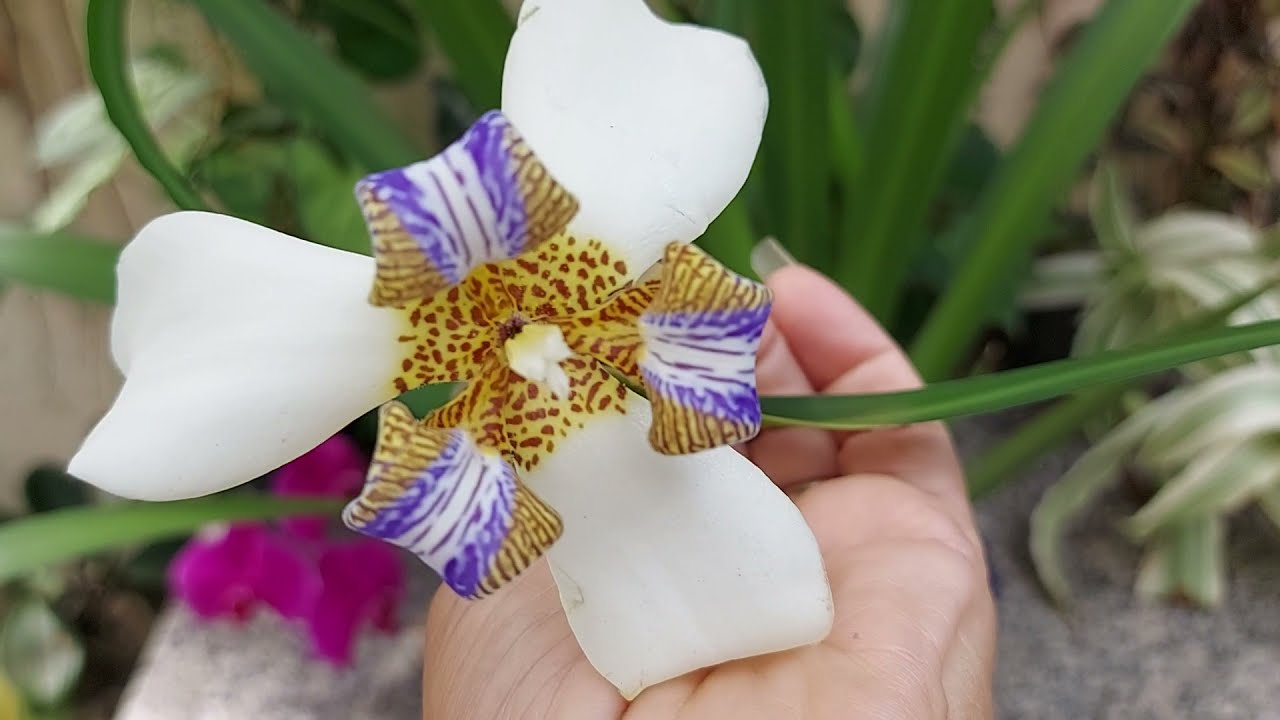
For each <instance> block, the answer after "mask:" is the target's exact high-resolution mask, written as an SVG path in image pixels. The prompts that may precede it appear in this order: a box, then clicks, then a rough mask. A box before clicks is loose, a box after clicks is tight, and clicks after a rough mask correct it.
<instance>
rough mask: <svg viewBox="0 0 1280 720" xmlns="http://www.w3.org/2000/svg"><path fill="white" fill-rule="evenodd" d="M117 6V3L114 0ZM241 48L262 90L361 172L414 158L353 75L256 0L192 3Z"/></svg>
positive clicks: (414, 151)
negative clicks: (317, 130) (308, 124)
mask: <svg viewBox="0 0 1280 720" xmlns="http://www.w3.org/2000/svg"><path fill="white" fill-rule="evenodd" d="M116 1H118V0H116ZM192 2H194V3H195V4H196V5H197V6H198V7H199V8H200V11H201V12H202V13H204V16H205V17H206V18H208V20H209V22H210V24H212V25H213V26H214V27H215V28H217V29H218V31H219V32H221V33H222V34H223V35H225V36H226V37H227V39H229V40H230V41H231V42H232V43H233V44H235V46H236V48H237V49H238V50H239V51H240V57H241V58H242V59H243V60H244V62H245V64H246V65H248V66H249V68H250V69H251V70H253V72H254V74H256V75H257V76H258V78H260V79H261V80H262V81H263V82H264V83H265V84H266V85H267V88H268V90H269V91H270V92H271V93H272V94H273V95H275V96H277V97H279V98H280V99H281V100H282V101H284V102H286V103H288V105H289V106H290V107H291V108H292V109H293V110H294V111H296V112H298V113H300V114H301V115H303V116H305V117H306V118H307V119H308V120H309V121H310V122H312V123H314V124H315V125H316V126H317V127H319V128H323V129H324V130H325V131H327V132H328V135H329V137H330V138H331V139H332V140H333V142H334V143H335V144H337V145H338V146H339V147H341V148H343V149H344V150H346V151H347V152H348V153H349V154H350V155H351V157H352V158H354V159H355V160H356V162H359V163H360V164H362V165H364V166H365V168H366V169H370V170H381V169H385V168H389V167H395V166H397V165H404V164H407V163H410V162H413V161H414V160H418V159H420V157H419V156H420V153H419V151H418V150H417V148H415V147H414V146H413V144H412V143H411V142H409V140H408V139H407V138H406V137H405V136H404V134H403V133H401V132H400V130H399V128H397V127H396V126H395V124H394V123H393V122H392V121H391V119H390V118H389V117H388V116H387V115H386V113H385V112H384V111H383V110H382V107H381V106H380V105H378V104H377V103H376V102H375V101H374V99H373V96H372V95H371V94H370V93H369V90H368V88H366V87H365V86H364V85H363V84H362V83H361V82H360V79H359V78H358V77H356V75H355V74H354V73H353V72H351V71H350V70H348V69H347V68H345V67H343V66H342V65H340V64H338V63H337V62H336V61H335V60H334V59H333V58H332V57H330V56H329V55H328V54H327V53H326V52H325V51H324V50H323V49H322V48H321V47H320V46H319V45H318V44H317V43H316V42H315V41H314V40H312V39H311V38H310V37H308V36H307V35H305V34H303V33H302V31H300V30H299V29H298V28H296V27H294V26H293V25H292V24H290V23H289V21H288V20H287V19H285V17H284V16H282V15H281V14H280V13H279V12H278V11H276V10H274V9H273V8H271V7H270V6H268V5H267V4H266V3H264V2H262V0H235V2H227V1H226V0H192Z"/></svg>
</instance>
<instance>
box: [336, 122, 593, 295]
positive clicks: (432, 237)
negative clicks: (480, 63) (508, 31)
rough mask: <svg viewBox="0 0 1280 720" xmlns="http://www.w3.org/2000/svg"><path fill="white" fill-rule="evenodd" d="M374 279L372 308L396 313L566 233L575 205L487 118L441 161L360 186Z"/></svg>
mask: <svg viewBox="0 0 1280 720" xmlns="http://www.w3.org/2000/svg"><path fill="white" fill-rule="evenodd" d="M356 198H357V199H358V200H359V202H360V207H361V210H362V211H363V213H364V217H365V222H366V224H368V226H369V233H370V235H372V237H373V254H374V257H375V258H376V260H377V267H378V274H377V278H376V280H375V283H374V288H373V292H372V293H371V294H370V297H369V300H370V302H372V303H373V304H374V305H382V306H400V305H404V304H406V303H408V302H411V301H413V300H422V299H425V298H428V297H430V296H431V295H433V294H435V293H436V292H439V291H440V290H443V289H445V288H447V287H449V286H451V285H455V284H457V283H459V282H461V281H462V279H463V278H465V277H466V276H467V273H469V272H470V271H471V270H472V269H473V268H475V267H477V266H479V265H483V264H484V263H487V262H494V261H498V260H506V259H508V258H512V257H515V256H516V255H519V254H520V253H522V252H524V251H526V250H528V249H530V248H533V247H535V246H536V245H538V244H539V243H541V242H542V241H544V240H546V239H547V238H549V237H551V236H552V235H554V234H556V233H557V232H559V231H560V230H562V229H564V227H565V225H566V224H567V223H568V222H569V220H570V219H571V218H572V217H573V216H574V215H575V214H576V213H577V211H578V203H577V200H575V199H574V197H573V196H572V195H570V194H569V193H568V192H567V191H565V189H564V188H563V187H561V186H560V185H559V184H558V183H557V182H556V181H555V179H553V178H552V177H551V175H550V174H548V173H547V170H546V168H545V167H543V165H542V163H541V162H539V161H538V159H537V157H535V156H534V154H533V151H532V150H531V149H530V148H529V146H528V144H527V143H525V142H524V140H523V139H521V137H520V134H519V133H518V132H516V129H515V128H514V127H513V126H512V125H511V123H510V121H508V120H507V118H506V117H505V116H504V115H503V114H502V113H501V112H498V111H496V110H495V111H492V112H489V113H486V114H485V115H484V116H483V117H481V118H480V119H479V120H478V121H476V124H475V125H472V126H471V127H470V128H469V129H468V130H467V132H466V133H465V134H464V135H463V136H462V138H461V139H459V140H458V141H457V142H455V143H453V144H452V145H450V146H449V147H448V148H446V149H445V150H444V152H442V153H440V154H439V155H437V156H435V157H433V158H431V159H430V160H426V161H423V162H419V163H414V164H413V165H409V166H407V167H403V168H395V169H391V170H385V171H383V172H379V173H374V174H372V175H369V176H367V177H365V178H364V179H363V180H361V181H360V182H359V183H357V184H356Z"/></svg>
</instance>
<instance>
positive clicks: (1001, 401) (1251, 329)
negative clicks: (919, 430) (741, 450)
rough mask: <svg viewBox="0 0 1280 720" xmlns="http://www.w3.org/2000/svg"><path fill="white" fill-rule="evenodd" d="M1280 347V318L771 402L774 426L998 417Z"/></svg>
mask: <svg viewBox="0 0 1280 720" xmlns="http://www.w3.org/2000/svg"><path fill="white" fill-rule="evenodd" d="M1276 344H1280V320H1272V321H1268V322H1262V323H1254V324H1252V325H1242V326H1239V327H1233V328H1220V329H1216V330H1211V331H1207V332H1200V333H1195V334H1191V335H1180V336H1178V337H1177V338H1174V339H1171V340H1167V341H1165V342H1163V343H1160V344H1150V345H1145V346H1142V347H1137V348H1133V349H1129V350H1114V351H1110V352H1105V353H1099V354H1097V355H1095V356H1093V357H1089V358H1081V359H1072V360H1059V361H1057V362H1051V363H1044V364H1042V365H1036V366H1034V367H1028V368H1020V369H1018V370H1009V371H1006V372H1000V373H993V374H991V375H982V376H978V377H972V378H965V379H963V380H951V381H949V382H942V383H935V384H932V385H929V386H928V387H925V388H922V389H920V390H909V391H906V392H896V393H878V394H871V395H841V396H804V397H765V398H761V399H760V404H761V406H762V407H763V409H764V412H765V414H766V416H767V420H768V421H769V422H772V423H775V424H779V425H809V426H816V427H829V428H842V429H856V428H866V427H874V426H878V425H900V424H906V423H915V422H925V421H929V420H940V419H944V418H953V417H959V416H962V415H973V414H977V413H985V412H993V411H996V410H1003V409H1006V408H1010V407H1015V406H1018V405H1025V404H1028V403H1033V402H1039V401H1041V400H1048V399H1050V398H1054V397H1058V396H1061V395H1068V394H1070V393H1073V392H1076V391H1078V390H1081V389H1083V388H1086V387H1089V386H1092V385H1102V384H1109V383H1115V382H1119V381H1121V380H1127V379H1129V378H1133V377H1137V376H1140V375H1148V374H1151V373H1156V372H1162V371H1164V370H1171V369H1173V368H1176V367H1178V366H1180V365H1186V364H1187V363H1192V362H1197V361H1199V360H1203V359H1205V358H1210V357H1216V356H1218V355H1226V354H1229V353H1233V352H1240V351H1243V350H1250V349H1253V348H1257V347H1263V346H1267V345H1276Z"/></svg>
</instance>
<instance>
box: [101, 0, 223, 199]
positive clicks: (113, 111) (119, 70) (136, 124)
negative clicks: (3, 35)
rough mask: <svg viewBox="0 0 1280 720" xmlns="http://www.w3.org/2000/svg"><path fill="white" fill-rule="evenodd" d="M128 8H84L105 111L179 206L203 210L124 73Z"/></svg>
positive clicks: (117, 3)
mask: <svg viewBox="0 0 1280 720" xmlns="http://www.w3.org/2000/svg"><path fill="white" fill-rule="evenodd" d="M236 4H239V3H236ZM127 8H128V5H127V2H126V0H89V3H88V5H87V6H86V8H85V24H86V30H85V32H86V38H87V49H88V54H89V72H90V73H91V74H92V75H93V82H94V84H95V85H97V86H98V91H99V92H100V93H102V102H103V106H104V107H105V108H106V110H107V117H109V118H111V122H112V123H114V124H115V126H116V128H117V129H118V130H119V131H120V134H121V135H123V136H124V139H125V140H126V141H127V142H128V143H129V147H130V148H132V149H133V154H134V155H135V156H137V158H138V164H140V165H142V167H143V168H144V169H145V170H146V171H147V172H149V173H151V176H152V177H154V178H155V179H156V182H158V183H160V186H161V187H163V188H164V190H165V192H166V193H168V195H169V197H170V198H171V199H172V200H173V202H174V204H176V205H177V206H178V207H180V208H183V209H186V210H203V209H204V208H205V204H204V201H203V200H201V199H200V194H199V193H198V192H196V190H195V188H194V187H192V186H191V184H190V183H189V182H188V181H187V178H186V176H185V175H183V174H182V171H180V170H178V168H177V167H175V166H174V164H173V163H172V162H170V161H169V158H168V157H166V156H165V154H164V150H162V149H161V148H160V144H159V143H158V142H157V141H156V139H155V136H154V135H152V134H151V129H150V128H149V127H147V122H146V119H145V118H144V117H143V115H142V110H141V108H140V107H139V106H138V96H137V93H136V92H135V90H134V87H133V82H132V81H131V80H130V79H129V70H128V58H127V51H126V48H127V47H128V45H129V43H128V38H127V37H126V35H127V30H126V15H127V13H126V10H127Z"/></svg>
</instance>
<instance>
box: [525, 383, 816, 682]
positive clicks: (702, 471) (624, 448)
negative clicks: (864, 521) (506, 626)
mask: <svg viewBox="0 0 1280 720" xmlns="http://www.w3.org/2000/svg"><path fill="white" fill-rule="evenodd" d="M650 422H651V416H650V410H649V404H648V402H646V401H645V400H644V399H643V398H640V397H638V396H635V395H632V396H631V399H630V401H629V403H628V407H627V414H626V415H618V416H609V417H597V418H594V419H592V420H591V421H590V422H589V423H588V424H587V426H586V427H585V428H583V429H582V430H579V431H576V432H574V433H573V434H572V435H570V436H569V437H568V438H566V439H565V441H564V442H562V443H561V444H560V445H559V447H557V449H556V451H555V452H554V453H552V454H550V455H548V456H546V457H545V458H544V459H543V461H542V462H541V463H540V464H539V465H538V467H537V468H536V469H534V470H533V471H531V472H528V473H526V474H525V480H526V482H527V483H528V484H529V486H530V487H531V488H532V489H533V490H534V492H536V493H537V494H538V495H539V496H540V497H541V498H542V499H543V500H545V501H546V502H547V504H548V505H550V506H551V507H553V508H555V509H556V510H557V511H558V512H559V513H560V516H561V517H562V518H563V520H564V535H563V536H562V537H561V538H560V540H559V541H557V542H556V544H555V545H553V546H552V547H551V549H550V550H549V551H548V553H547V556H548V558H549V560H550V564H551V570H552V573H553V574H554V576H555V579H556V584H557V585H558V586H559V588H560V597H561V600H562V602H563V603H564V608H565V613H566V614H567V615H568V617H569V624H570V626H571V627H572V628H573V632H574V634H575V635H576V636H577V638H578V642H579V643H580V644H581V646H582V649H583V651H584V652H585V653H586V655H587V658H588V659H589V660H590V661H591V664H592V665H594V666H595V668H596V670H598V671H599V672H600V674H601V675H603V676H604V677H605V678H606V679H608V680H609V681H610V682H612V683H613V684H614V685H616V686H617V687H618V689H619V690H620V691H621V692H622V694H623V695H624V696H626V697H627V698H632V697H634V696H636V695H638V694H639V693H640V691H641V690H643V689H644V688H646V687H649V686H651V685H654V684H656V683H659V682H662V681H663V680H667V679H670V678H673V677H676V676H678V675H683V674H684V673H687V672H690V671H693V670H696V669H698V668H702V667H707V666H710V665H715V664H717V663H721V662H724V661H727V660H733V659H736V658H742V657H750V656H753V655H760V654H764V653H769V652H776V651H781V650H786V649H790V648H793V647H798V646H801V645H807V644H810V643H814V642H817V641H819V640H821V639H822V638H824V637H826V635H827V633H828V632H829V631H830V629H831V622H832V605H831V592H830V588H829V586H828V585H827V578H826V574H825V571H824V569H823V566H822V558H821V556H820V555H819V552H818V545H817V542H816V540H814V537H813V534H812V532H810V530H809V527H808V526H807V525H806V524H805V521H804V518H803V517H802V516H801V515H800V512H799V510H797V509H796V507H795V505H794V504H792V503H791V501H790V499H788V498H787V496H786V495H784V494H783V493H782V491H781V490H779V489H778V488H777V487H776V486H775V485H774V484H773V483H772V482H771V481H770V480H769V478H768V477H766V476H765V475H764V473H762V472H761V471H760V470H759V469H758V468H757V467H756V466H755V465H753V464H751V462H750V461H748V460H747V459H746V458H744V457H742V456H741V455H739V454H738V453H736V452H734V451H733V450H731V449H729V448H717V449H715V450H708V451H704V452H700V453H697V454H694V455H678V456H670V455H659V454H658V453H656V452H655V451H654V450H653V449H652V448H651V447H650V446H649V442H648V440H647V439H646V433H647V431H648V428H649V424H650Z"/></svg>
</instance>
